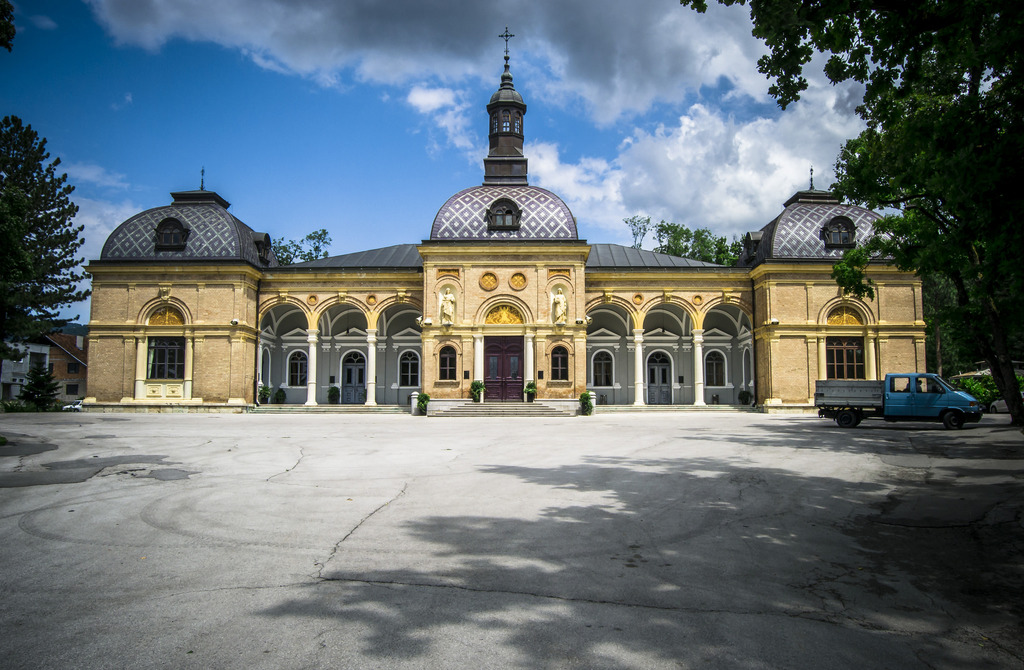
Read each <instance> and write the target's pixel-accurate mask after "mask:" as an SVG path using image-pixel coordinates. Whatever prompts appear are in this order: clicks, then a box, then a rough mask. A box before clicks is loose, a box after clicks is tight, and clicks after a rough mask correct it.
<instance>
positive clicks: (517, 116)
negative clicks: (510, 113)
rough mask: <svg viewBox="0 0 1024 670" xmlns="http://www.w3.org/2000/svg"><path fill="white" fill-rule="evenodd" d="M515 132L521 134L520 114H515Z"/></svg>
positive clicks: (521, 120) (521, 121)
mask: <svg viewBox="0 0 1024 670" xmlns="http://www.w3.org/2000/svg"><path fill="white" fill-rule="evenodd" d="M514 130H515V132H517V133H519V134H522V132H523V115H522V114H521V113H520V112H516V122H515V128H514Z"/></svg>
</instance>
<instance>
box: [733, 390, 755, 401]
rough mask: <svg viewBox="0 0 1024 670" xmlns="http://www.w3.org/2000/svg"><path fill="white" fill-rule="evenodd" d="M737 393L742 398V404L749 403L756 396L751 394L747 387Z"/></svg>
mask: <svg viewBox="0 0 1024 670" xmlns="http://www.w3.org/2000/svg"><path fill="white" fill-rule="evenodd" d="M736 395H737V397H738V398H739V399H740V404H741V405H749V404H750V401H751V400H752V399H753V397H754V396H753V394H751V393H750V391H748V390H747V389H743V390H742V391H740V392H739V393H737V394H736Z"/></svg>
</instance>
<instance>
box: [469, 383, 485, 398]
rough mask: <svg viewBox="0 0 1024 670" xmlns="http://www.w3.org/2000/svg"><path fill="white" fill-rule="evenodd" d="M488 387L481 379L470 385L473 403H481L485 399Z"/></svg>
mask: <svg viewBox="0 0 1024 670" xmlns="http://www.w3.org/2000/svg"><path fill="white" fill-rule="evenodd" d="M486 390H487V387H486V386H484V383H483V382H482V381H480V380H479V379H477V380H475V381H474V382H473V383H472V384H470V385H469V395H471V396H473V402H480V401H481V400H482V399H483V397H484V391H486Z"/></svg>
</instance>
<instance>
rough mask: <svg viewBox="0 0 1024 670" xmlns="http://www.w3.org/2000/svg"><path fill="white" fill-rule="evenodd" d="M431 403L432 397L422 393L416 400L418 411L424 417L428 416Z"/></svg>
mask: <svg viewBox="0 0 1024 670" xmlns="http://www.w3.org/2000/svg"><path fill="white" fill-rule="evenodd" d="M428 402H430V396H429V395H427V394H426V393H421V394H419V396H417V398H416V409H417V411H419V413H420V414H421V415H422V416H426V415H427V403H428Z"/></svg>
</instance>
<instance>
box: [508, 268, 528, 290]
mask: <svg viewBox="0 0 1024 670" xmlns="http://www.w3.org/2000/svg"><path fill="white" fill-rule="evenodd" d="M508 285H509V286H511V287H512V289H513V290H516V291H522V290H523V289H524V288H526V275H524V274H523V273H522V272H517V273H515V274H514V275H512V276H511V277H509V280H508Z"/></svg>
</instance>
